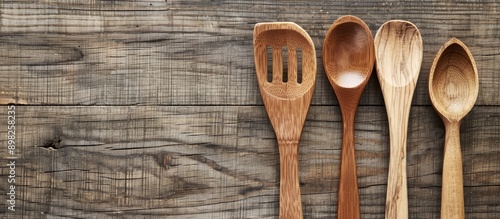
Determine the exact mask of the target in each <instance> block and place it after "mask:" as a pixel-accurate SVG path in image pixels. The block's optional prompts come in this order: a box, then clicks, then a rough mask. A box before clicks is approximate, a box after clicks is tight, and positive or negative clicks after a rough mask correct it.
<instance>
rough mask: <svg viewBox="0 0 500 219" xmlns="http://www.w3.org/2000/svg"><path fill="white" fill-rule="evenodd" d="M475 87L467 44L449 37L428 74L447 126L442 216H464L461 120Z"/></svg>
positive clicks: (431, 91)
mask: <svg viewBox="0 0 500 219" xmlns="http://www.w3.org/2000/svg"><path fill="white" fill-rule="evenodd" d="M478 90H479V79H478V73H477V68H476V62H475V61H474V58H473V57H472V54H471V53H470V51H469V49H468V48H467V46H465V44H463V43H462V41H460V40H458V39H456V38H452V39H451V40H449V41H448V42H447V43H445V44H444V45H443V46H442V47H441V49H439V51H438V53H437V54H436V57H435V58H434V62H433V63H432V67H431V71H430V74H429V95H430V97H431V101H432V105H433V106H434V109H436V111H437V112H438V114H439V115H440V116H441V119H442V120H443V123H444V125H445V128H446V137H445V144H444V159H443V185H442V195H441V218H442V219H463V218H465V210H464V191H463V175H462V152H461V151H460V123H461V121H462V119H463V118H464V117H465V115H467V113H469V111H470V110H471V109H472V107H473V106H474V103H475V102H476V99H477V94H478Z"/></svg>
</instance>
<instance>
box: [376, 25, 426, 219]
mask: <svg viewBox="0 0 500 219" xmlns="http://www.w3.org/2000/svg"><path fill="white" fill-rule="evenodd" d="M374 45H375V56H376V66H377V76H378V77H377V78H378V80H379V82H380V88H381V90H382V95H383V96H384V102H385V107H386V110H387V118H388V120H389V130H390V131H389V133H390V142H389V143H390V145H389V146H390V157H389V175H388V180H387V200H386V209H385V218H386V219H406V218H408V189H407V183H406V181H407V179H406V176H407V174H406V170H407V168H406V165H407V164H406V159H407V155H406V149H407V144H406V143H407V129H408V120H409V113H410V107H411V102H412V98H413V93H414V91H415V87H416V84H417V79H418V75H419V72H420V65H421V62H422V55H423V45H422V38H421V35H420V32H419V31H418V28H417V27H416V26H415V25H414V24H412V23H410V22H408V21H403V20H391V21H387V22H386V23H384V24H383V25H382V26H381V27H380V28H379V29H378V31H377V34H376V35H375V41H374Z"/></svg>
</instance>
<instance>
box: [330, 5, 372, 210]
mask: <svg viewBox="0 0 500 219" xmlns="http://www.w3.org/2000/svg"><path fill="white" fill-rule="evenodd" d="M374 62H375V54H374V47H373V37H372V33H371V31H370V29H369V28H368V26H367V25H366V24H365V22H363V21H362V20H361V19H359V18H357V17H354V16H349V15H348V16H343V17H340V18H339V19H337V20H336V21H335V22H334V23H333V24H332V26H331V27H330V29H329V30H328V32H327V33H326V37H325V41H324V43H323V65H324V66H325V71H326V75H327V77H328V80H329V81H330V84H331V85H332V87H333V90H334V91H335V94H336V95H337V99H338V101H339V104H340V109H341V111H342V121H343V123H344V125H343V137H342V160H341V162H340V181H339V190H338V205H337V218H345V219H356V218H360V212H359V192H358V179H357V176H356V157H355V150H354V117H355V115H356V109H357V108H358V104H359V99H360V98H361V95H362V94H363V90H364V89H365V86H366V83H367V82H368V80H369V79H370V75H371V74H372V70H373V64H374Z"/></svg>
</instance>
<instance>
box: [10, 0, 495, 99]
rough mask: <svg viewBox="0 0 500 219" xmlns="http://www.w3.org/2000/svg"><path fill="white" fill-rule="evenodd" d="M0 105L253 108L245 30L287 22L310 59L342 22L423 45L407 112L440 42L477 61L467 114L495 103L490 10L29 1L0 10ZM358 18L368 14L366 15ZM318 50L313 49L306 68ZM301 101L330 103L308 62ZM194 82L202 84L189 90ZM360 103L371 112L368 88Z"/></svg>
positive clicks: (469, 5) (460, 5)
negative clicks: (397, 23)
mask: <svg viewBox="0 0 500 219" xmlns="http://www.w3.org/2000/svg"><path fill="white" fill-rule="evenodd" d="M0 4H1V5H0V6H1V7H0V13H1V14H2V18H1V25H0V26H1V29H0V31H1V32H0V33H1V34H0V57H1V58H0V74H1V75H2V77H0V83H1V84H3V85H4V86H2V87H0V93H2V97H1V99H0V100H1V101H0V103H7V102H16V103H20V104H37V105H38V104H43V105H262V102H261V101H262V100H261V99H260V98H258V96H259V91H258V90H257V89H256V88H257V82H256V81H255V72H254V61H253V56H252V31H253V26H254V25H255V24H256V23H258V22H269V21H292V22H296V23H297V24H299V25H300V26H302V27H304V29H305V30H306V31H307V32H308V33H309V35H310V36H311V38H312V40H313V42H314V44H315V46H316V51H321V45H322V42H323V39H324V37H325V31H326V30H327V29H328V27H329V26H330V25H331V24H332V22H333V21H334V20H336V19H337V18H338V17H340V16H342V15H347V14H351V15H355V16H358V17H360V18H361V19H363V20H364V21H366V23H367V25H368V26H369V27H370V30H371V31H372V32H373V33H375V32H376V30H377V29H378V28H379V27H380V25H382V24H383V23H384V22H385V21H387V20H391V19H404V20H408V21H411V22H413V23H414V24H415V25H417V26H418V27H419V28H420V30H421V34H422V38H423V41H424V44H425V50H424V59H423V63H422V69H421V72H422V74H420V76H419V81H420V82H421V83H419V84H418V85H417V89H416V91H415V97H414V98H413V99H414V100H413V104H416V105H429V104H430V101H429V97H428V93H427V89H426V86H425V85H426V84H427V82H428V72H429V69H430V66H431V63H432V60H433V58H434V55H435V53H436V51H437V50H438V49H439V48H440V47H441V45H442V43H443V42H446V41H447V40H448V39H449V38H451V37H457V38H459V39H461V40H462V41H463V42H464V43H466V44H467V45H468V46H469V49H470V50H471V52H472V54H473V55H474V57H475V58H476V62H477V63H478V71H479V72H480V87H481V90H480V93H479V99H478V101H477V104H478V105H499V104H500V98H497V97H496V96H495V95H493V94H498V93H500V88H499V87H498V84H499V83H500V76H499V75H498V74H497V72H498V69H500V62H498V59H499V58H500V50H499V46H498V42H500V20H499V19H497V18H498V11H500V10H499V6H500V2H497V1H493V0H488V1H479V0H471V1H459V2H448V1H405V2H400V1H361V0H356V1H349V2H343V1H337V2H332V1H320V0H316V1H275V2H272V3H270V2H268V1H241V0H226V1H216V2H202V1H181V0H169V1H164V0H161V1H160V0H139V1H128V0H125V1H119V2H118V1H83V2H73V1H64V2H63V1H55V0H54V1H50V0H44V1H33V0H14V1H4V2H2V3H0ZM367 11H370V13H367ZM320 53H321V52H317V57H318V60H320V59H321V54H320ZM318 75H319V76H318V81H317V86H316V91H315V94H318V95H314V97H313V100H312V104H313V105H332V104H335V105H336V104H337V102H336V99H335V98H332V96H333V94H332V92H331V87H330V85H329V83H328V80H327V78H326V77H325V76H323V75H324V69H323V66H322V64H321V63H320V62H319V64H318ZM192 81H206V82H207V83H191V82H192ZM360 104H362V105H382V104H383V98H382V97H381V95H380V88H379V85H378V84H377V81H376V80H375V79H372V80H371V81H370V83H368V86H367V92H366V94H365V95H363V97H362V98H361V101H360Z"/></svg>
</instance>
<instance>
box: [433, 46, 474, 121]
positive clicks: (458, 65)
mask: <svg viewBox="0 0 500 219" xmlns="http://www.w3.org/2000/svg"><path fill="white" fill-rule="evenodd" d="M478 86H479V80H478V74H477V69H476V63H475V61H474V59H473V58H472V55H471V54H470V52H469V50H468V49H467V47H466V46H465V44H463V43H462V42H461V41H460V40H458V39H457V38H452V39H451V40H450V41H448V42H447V43H446V44H445V45H443V47H442V49H441V50H440V51H439V52H438V54H437V55H436V59H435V60H434V64H433V65H432V68H431V71H430V74H429V95H430V98H431V101H432V103H433V104H434V108H435V109H436V111H437V112H438V113H439V114H440V115H441V116H442V117H444V118H447V119H453V120H460V119H462V118H463V117H464V116H465V115H467V113H469V111H470V110H471V109H472V107H473V106H474V103H475V102H476V99H477V95H478Z"/></svg>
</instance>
